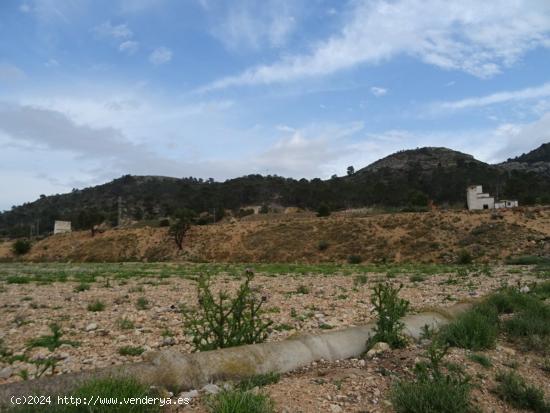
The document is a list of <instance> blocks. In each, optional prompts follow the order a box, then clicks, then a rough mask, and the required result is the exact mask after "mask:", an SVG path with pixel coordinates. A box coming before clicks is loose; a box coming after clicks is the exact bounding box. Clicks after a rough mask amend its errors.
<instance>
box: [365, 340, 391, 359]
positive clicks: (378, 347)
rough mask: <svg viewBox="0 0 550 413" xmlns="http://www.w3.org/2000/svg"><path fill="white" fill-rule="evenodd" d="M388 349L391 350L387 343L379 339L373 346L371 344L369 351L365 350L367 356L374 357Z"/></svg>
mask: <svg viewBox="0 0 550 413" xmlns="http://www.w3.org/2000/svg"><path fill="white" fill-rule="evenodd" d="M390 350H391V349H390V345H389V344H388V343H384V342H383V341H379V342H378V343H376V344H375V345H374V346H372V348H371V349H370V350H369V351H367V357H375V356H378V355H380V354H383V353H386V352H388V351H390Z"/></svg>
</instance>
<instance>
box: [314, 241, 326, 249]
mask: <svg viewBox="0 0 550 413" xmlns="http://www.w3.org/2000/svg"><path fill="white" fill-rule="evenodd" d="M328 247H329V243H328V241H319V243H318V244H317V249H318V250H319V251H326V250H327V249H328Z"/></svg>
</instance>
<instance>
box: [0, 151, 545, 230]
mask: <svg viewBox="0 0 550 413" xmlns="http://www.w3.org/2000/svg"><path fill="white" fill-rule="evenodd" d="M548 147H549V146H548V144H546V145H543V146H541V147H540V148H538V149H536V150H535V151H533V152H530V153H529V154H524V155H521V156H520V157H518V158H515V159H514V160H510V161H508V162H505V163H503V164H499V165H490V164H487V163H484V162H481V161H479V160H476V159H475V158H474V157H473V156H471V155H468V154H464V153H461V152H457V151H454V150H451V149H447V148H430V147H427V148H418V149H413V150H406V151H400V152H397V153H395V154H392V155H390V156H387V157H385V158H383V159H381V160H379V161H376V162H374V163H373V164H371V165H369V166H367V167H365V168H362V169H359V170H357V171H356V172H354V173H350V174H349V175H347V176H343V177H332V178H331V179H327V180H321V179H318V178H315V179H311V180H307V179H299V180H298V179H293V178H283V177H280V176H275V175H268V176H262V175H247V176H243V177H240V178H235V179H229V180H226V181H224V182H216V181H214V180H213V179H208V180H203V179H197V178H192V177H189V178H174V177H163V176H132V175H125V176H122V177H121V178H118V179H115V180H113V181H111V182H108V183H106V184H103V185H98V186H94V187H90V188H85V189H81V190H80V189H74V190H73V191H72V192H70V193H68V194H57V195H52V196H41V197H40V199H38V200H36V201H34V202H29V203H26V204H23V205H20V206H15V207H13V208H12V209H11V210H10V211H5V212H3V213H1V214H0V236H4V237H11V238H13V237H21V236H28V234H29V228H30V227H31V226H32V227H33V231H34V233H35V234H36V233H38V234H49V233H51V232H52V230H53V222H54V220H56V219H60V220H69V221H71V222H72V223H73V227H74V228H75V229H81V228H82V229H83V228H85V227H86V225H85V224H84V223H83V219H82V213H83V212H85V211H96V212H99V213H100V214H101V215H102V217H103V220H104V222H105V224H106V225H107V226H115V225H117V224H118V214H119V207H120V212H121V216H122V222H121V224H128V223H131V222H136V221H143V220H145V221H147V220H159V219H161V218H166V217H170V216H172V215H173V214H174V212H175V211H176V210H177V209H179V208H182V207H186V208H190V209H192V210H194V211H195V212H196V213H198V214H202V216H203V223H211V222H215V221H217V220H219V219H221V218H222V217H223V216H224V214H226V213H227V214H229V213H230V214H232V215H233V216H236V217H239V216H242V215H243V214H246V213H247V211H246V210H247V209H248V208H249V207H251V206H260V205H265V206H266V208H268V209H269V208H272V209H273V208H281V207H298V208H301V209H305V210H316V209H317V208H318V207H319V206H320V205H322V204H326V205H327V206H328V207H329V208H330V209H331V210H333V211H335V210H344V209H348V208H360V207H370V206H382V207H395V208H398V209H404V210H414V209H419V208H420V209H422V208H426V205H427V204H428V202H429V201H431V202H433V203H434V204H435V205H437V206H440V207H448V206H457V207H459V208H462V207H463V206H464V202H465V195H464V191H465V188H466V187H467V186H468V185H472V184H478V185H483V187H484V189H485V191H488V192H490V193H497V192H498V193H499V195H500V196H501V197H506V198H512V199H518V200H519V202H520V204H521V205H526V204H527V205H529V204H534V203H543V204H544V203H550V180H549V179H548V175H547V174H548V173H550V167H548V165H550V162H547V161H545V159H547V155H548V154H547V152H548Z"/></svg>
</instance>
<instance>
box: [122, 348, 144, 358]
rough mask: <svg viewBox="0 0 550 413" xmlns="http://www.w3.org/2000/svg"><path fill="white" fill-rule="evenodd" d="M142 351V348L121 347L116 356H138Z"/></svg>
mask: <svg viewBox="0 0 550 413" xmlns="http://www.w3.org/2000/svg"><path fill="white" fill-rule="evenodd" d="M144 351H145V350H144V348H143V347H140V346H123V347H120V348H119V349H118V354H120V355H121V356H139V355H141V354H142V353H143V352H144Z"/></svg>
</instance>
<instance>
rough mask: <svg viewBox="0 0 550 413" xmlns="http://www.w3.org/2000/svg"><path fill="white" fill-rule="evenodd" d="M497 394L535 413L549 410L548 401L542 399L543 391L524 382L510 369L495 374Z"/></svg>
mask: <svg viewBox="0 0 550 413" xmlns="http://www.w3.org/2000/svg"><path fill="white" fill-rule="evenodd" d="M496 379H497V381H498V384H497V386H496V388H495V393H496V394H497V396H498V397H499V398H500V399H502V400H504V401H505V402H506V403H509V404H510V405H512V406H513V407H516V408H518V409H526V410H531V411H533V412H536V413H548V412H550V403H547V402H545V401H544V393H543V392H542V390H540V389H537V388H536V387H534V386H531V385H529V384H527V383H526V382H525V380H524V379H523V377H521V376H520V375H518V374H517V373H515V372H513V371H510V372H506V373H503V372H501V373H499V374H497V376H496Z"/></svg>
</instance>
